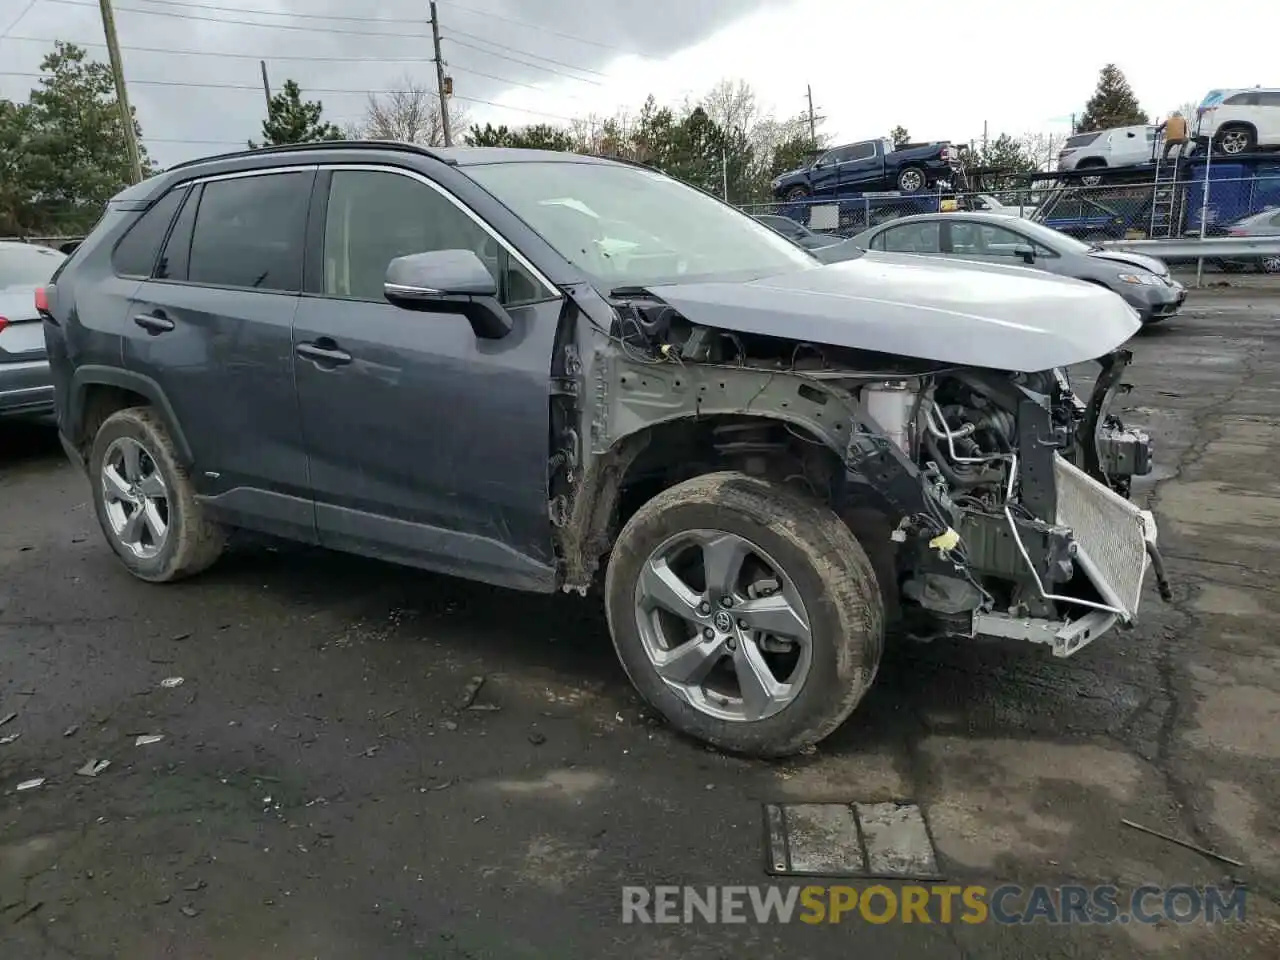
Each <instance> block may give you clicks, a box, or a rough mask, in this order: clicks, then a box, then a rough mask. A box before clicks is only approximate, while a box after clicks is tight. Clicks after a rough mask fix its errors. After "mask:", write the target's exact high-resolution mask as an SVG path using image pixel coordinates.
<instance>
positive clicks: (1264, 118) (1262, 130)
mask: <svg viewBox="0 0 1280 960" xmlns="http://www.w3.org/2000/svg"><path fill="white" fill-rule="evenodd" d="M1195 136H1196V139H1197V140H1205V141H1212V143H1213V145H1214V147H1215V148H1216V149H1217V150H1218V151H1219V152H1220V153H1225V154H1227V155H1228V156H1236V155H1238V154H1241V153H1249V152H1250V151H1253V150H1256V149H1258V148H1259V147H1280V89H1277V88H1275V87H1270V88H1264V87H1252V88H1236V89H1230V90H1210V91H1209V92H1208V93H1207V94H1206V95H1205V98H1204V99H1203V100H1202V101H1200V106H1199V107H1197V108H1196V128H1195Z"/></svg>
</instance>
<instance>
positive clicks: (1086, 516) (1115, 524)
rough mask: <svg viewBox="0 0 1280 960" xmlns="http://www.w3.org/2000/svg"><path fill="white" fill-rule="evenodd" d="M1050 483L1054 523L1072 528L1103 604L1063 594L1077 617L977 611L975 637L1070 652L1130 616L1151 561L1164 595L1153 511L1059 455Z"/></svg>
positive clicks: (1077, 553) (1077, 555)
mask: <svg viewBox="0 0 1280 960" xmlns="http://www.w3.org/2000/svg"><path fill="white" fill-rule="evenodd" d="M1054 481H1055V487H1056V491H1057V523H1058V525H1059V526H1061V527H1065V528H1068V529H1070V531H1071V538H1072V544H1073V559H1074V561H1075V562H1076V563H1077V564H1078V565H1079V567H1080V569H1081V570H1082V571H1083V572H1084V574H1085V576H1087V577H1088V578H1089V581H1090V582H1091V583H1092V584H1093V586H1094V587H1095V589H1096V590H1097V591H1098V595H1099V596H1100V597H1102V600H1103V606H1105V607H1106V608H1107V609H1100V608H1099V607H1098V606H1092V607H1087V606H1084V605H1083V604H1077V605H1075V606H1074V607H1073V604H1072V603H1071V601H1070V599H1063V600H1061V601H1059V606H1060V607H1066V608H1073V609H1075V610H1076V611H1077V615H1075V616H1070V615H1068V616H1065V617H1063V618H1062V619H1060V620H1053V619H1047V618H1037V617H1017V616H1013V615H1012V614H1007V613H977V614H974V617H973V635H974V636H987V637H998V638H1001V639H1008V640H1026V641H1028V642H1031V643H1043V644H1046V645H1048V646H1049V647H1050V649H1051V650H1052V651H1053V655H1054V656H1056V657H1069V656H1071V655H1072V654H1074V653H1077V652H1079V651H1080V650H1082V649H1083V648H1084V647H1086V646H1088V645H1089V644H1090V643H1092V642H1093V641H1094V640H1096V639H1097V638H1098V637H1100V636H1102V635H1103V634H1105V633H1107V632H1108V631H1110V630H1112V629H1113V628H1114V627H1116V626H1117V625H1118V624H1129V623H1132V622H1133V621H1134V619H1135V618H1136V617H1137V614H1138V606H1139V604H1140V602H1141V599H1142V587H1143V583H1144V582H1145V580H1146V576H1147V572H1148V570H1150V569H1152V567H1153V566H1154V567H1155V570H1156V574H1157V577H1158V579H1159V580H1160V592H1161V594H1162V595H1163V596H1165V597H1166V598H1167V594H1168V585H1167V584H1166V583H1165V582H1164V578H1163V568H1162V564H1161V563H1160V561H1159V556H1160V555H1159V552H1158V550H1157V548H1156V543H1157V537H1158V532H1157V529H1156V521H1155V517H1154V515H1152V513H1151V512H1150V511H1149V510H1142V509H1140V508H1139V507H1137V506H1136V505H1135V504H1133V503H1131V502H1130V501H1128V500H1126V499H1125V498H1124V497H1122V496H1120V495H1119V494H1118V493H1116V492H1115V491H1113V490H1111V489H1110V488H1108V487H1106V486H1105V485H1103V484H1101V483H1099V482H1098V481H1096V480H1094V479H1093V478H1092V477H1090V476H1089V475H1088V474H1086V473H1085V472H1084V471H1082V470H1080V469H1079V468H1077V467H1075V466H1073V465H1072V464H1070V463H1069V462H1067V461H1066V460H1064V459H1063V458H1062V457H1060V456H1057V457H1055V459H1054ZM1153 560H1154V564H1153Z"/></svg>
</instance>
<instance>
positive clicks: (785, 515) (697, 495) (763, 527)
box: [605, 472, 884, 757]
mask: <svg viewBox="0 0 1280 960" xmlns="http://www.w3.org/2000/svg"><path fill="white" fill-rule="evenodd" d="M735 563H736V564H737V570H738V572H737V573H736V574H735V573H733V572H732V570H733V568H734V565H735ZM673 578H674V579H673ZM605 604H606V611H607V615H608V620H609V629H610V632H611V633H612V635H613V643H614V647H615V649H616V650H617V652H618V657H619V659H620V660H621V661H622V665H623V668H624V669H625V670H626V672H627V675H628V676H629V677H630V678H631V681H632V683H633V684H634V685H635V687H636V689H637V690H638V691H639V692H640V694H641V695H642V696H643V697H644V699H645V700H646V701H647V702H648V703H649V704H650V705H651V706H652V707H654V709H656V710H657V711H658V712H659V713H661V714H662V715H663V716H664V717H666V719H667V720H668V721H669V722H670V723H671V725H672V726H673V727H675V728H676V729H677V730H679V731H681V732H682V733H685V734H687V735H689V736H692V737H695V738H697V739H699V740H702V741H704V742H706V743H710V744H713V745H714V746H716V747H719V748H721V749H724V750H727V751H730V752H733V753H739V754H743V755H748V756H755V757H781V756H787V755H790V754H793V753H796V752H798V751H800V750H802V749H804V748H805V747H807V746H810V745H812V744H815V743H817V742H818V741H820V740H822V739H823V738H824V737H826V736H827V735H828V734H830V733H831V732H832V731H834V730H835V729H836V728H837V727H839V726H840V724H841V723H842V722H844V720H845V719H846V718H847V717H848V716H849V714H850V713H852V712H853V710H854V708H855V707H856V706H857V705H858V702H859V701H860V700H861V699H862V697H863V695H864V694H865V693H866V691H867V689H868V688H869V687H870V686H871V682H872V680H874V678H875V675H876V670H877V668H878V667H879V663H880V656H881V653H882V650H883V647H884V606H883V600H882V596H881V592H880V587H879V584H878V583H877V580H876V575H875V572H874V570H873V568H872V565H871V561H870V560H869V559H868V558H867V555H866V553H865V552H864V550H863V549H862V547H861V545H860V544H859V543H858V541H857V539H856V538H855V537H854V535H853V534H852V533H851V532H850V531H849V528H848V527H847V526H845V524H844V523H842V522H841V521H840V519H839V518H838V517H837V516H836V515H835V513H834V512H832V511H831V509H830V508H828V507H827V506H826V505H824V504H822V503H820V502H818V501H817V500H815V499H812V498H810V497H808V496H805V495H803V494H800V493H797V492H795V491H793V490H791V489H789V488H786V487H783V486H781V485H779V484H776V483H772V482H768V481H765V480H760V479H756V478H753V477H748V476H747V475H745V474H741V473H734V472H724V473H712V474H706V475H704V476H700V477H695V478H693V479H692V480H687V481H685V482H684V483H681V484H679V485H677V486H675V487H672V488H670V489H668V490H666V491H664V492H663V493H660V494H659V495H658V496H656V497H654V498H653V499H652V500H650V501H649V502H648V503H646V504H645V505H644V506H642V507H641V508H640V509H639V510H638V511H637V512H636V513H635V515H634V516H632V517H631V519H630V520H629V521H628V522H627V524H626V525H625V526H624V527H623V529H622V532H621V533H620V534H619V535H618V538H617V541H616V542H615V544H614V548H613V554H612V557H611V560H610V563H609V568H608V573H607V574H606V577H605ZM673 651H674V653H673ZM806 658H807V659H806ZM712 661H715V663H714V666H711V665H709V664H711V662H712ZM761 665H763V666H764V668H765V670H766V671H767V674H765V673H763V672H761V670H760V669H759V668H760V667H761ZM761 677H764V678H765V679H763V680H761V679H760V678H761ZM735 682H736V683H737V689H736V691H735V689H734V684H735Z"/></svg>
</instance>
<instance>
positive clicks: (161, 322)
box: [133, 310, 174, 336]
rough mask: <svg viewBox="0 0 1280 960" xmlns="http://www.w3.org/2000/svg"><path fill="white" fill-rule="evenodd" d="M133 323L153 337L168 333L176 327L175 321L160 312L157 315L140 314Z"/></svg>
mask: <svg viewBox="0 0 1280 960" xmlns="http://www.w3.org/2000/svg"><path fill="white" fill-rule="evenodd" d="M133 322H134V323H136V324H137V325H138V326H140V327H141V328H142V329H143V330H145V331H147V333H149V334H151V335H152V336H155V335H156V334H160V333H168V332H169V331H170V330H172V329H173V327H174V324H173V321H172V320H170V319H169V318H168V317H166V316H165V315H164V314H163V313H161V312H160V311H158V310H157V311H156V312H155V313H140V314H138V315H137V316H136V317H134V318H133Z"/></svg>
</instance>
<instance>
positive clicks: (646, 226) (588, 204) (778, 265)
mask: <svg viewBox="0 0 1280 960" xmlns="http://www.w3.org/2000/svg"><path fill="white" fill-rule="evenodd" d="M465 171H466V173H467V175H468V176H470V177H471V178H472V179H473V180H474V181H475V182H476V183H478V184H479V185H480V186H481V187H483V188H484V189H485V190H487V191H488V192H489V193H490V194H491V195H492V196H493V197H494V198H495V199H496V200H497V201H498V202H499V203H502V204H503V205H505V206H506V207H507V208H508V209H509V210H511V211H512V212H513V213H514V214H515V215H516V216H518V217H520V218H521V219H522V220H523V221H524V222H525V223H526V224H528V225H529V227H530V228H531V229H533V230H534V231H535V232H536V233H538V234H540V235H541V236H542V238H543V239H544V240H546V242H547V243H548V244H549V245H550V246H551V247H552V248H553V249H554V250H555V251H556V252H557V253H559V254H560V256H562V257H563V258H564V259H565V260H567V261H569V262H570V263H572V264H573V265H575V266H576V267H578V268H579V269H581V270H582V271H583V272H584V273H586V274H587V275H588V276H590V277H592V278H593V279H595V280H596V281H598V282H599V283H601V285H602V286H605V287H606V288H607V289H610V290H612V289H617V288H619V287H629V286H655V285H661V284H664V283H687V282H695V281H708V280H749V279H754V278H758V277H766V276H775V275H777V274H782V273H791V272H795V271H797V270H805V269H813V268H816V267H818V266H819V265H820V264H819V261H818V260H817V259H816V258H814V257H813V256H812V255H811V254H809V253H807V252H806V251H805V250H803V249H802V248H800V247H798V246H797V245H796V244H794V243H792V242H791V241H790V240H788V239H786V238H785V237H782V236H780V235H779V234H778V233H777V232H775V231H774V230H771V229H770V228H769V227H766V226H765V225H764V224H762V223H760V222H759V221H757V220H754V219H752V218H751V217H749V216H748V215H747V214H745V213H742V212H740V211H739V210H736V209H735V208H733V207H731V206H729V205H728V204H725V203H721V202H720V201H719V200H716V199H715V198H714V197H711V196H708V195H707V194H705V193H702V192H701V191H699V190H695V189H694V188H692V187H689V186H686V185H685V184H683V183H680V182H679V181H678V180H674V179H672V178H671V177H668V176H665V175H664V174H660V173H657V172H655V171H653V170H647V169H644V168H641V167H632V166H625V165H623V164H614V163H597V162H586V161H560V160H557V161H535V162H530V163H492V164H480V165H476V166H470V167H467V168H465Z"/></svg>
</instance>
